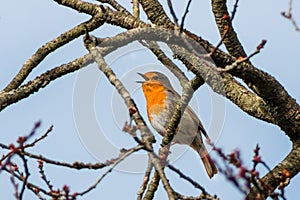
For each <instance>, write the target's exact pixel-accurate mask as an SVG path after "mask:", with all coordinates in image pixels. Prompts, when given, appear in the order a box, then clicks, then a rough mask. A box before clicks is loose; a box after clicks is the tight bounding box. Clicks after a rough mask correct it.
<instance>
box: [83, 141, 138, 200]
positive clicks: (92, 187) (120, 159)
mask: <svg viewBox="0 0 300 200" xmlns="http://www.w3.org/2000/svg"><path fill="white" fill-rule="evenodd" d="M143 148H144V147H143V146H142V145H138V146H136V147H133V148H131V149H128V150H126V151H123V152H122V153H121V155H120V156H119V158H118V159H117V160H116V161H115V162H114V164H113V165H112V166H111V167H110V168H109V169H108V170H107V171H106V172H105V173H104V174H102V175H101V177H100V178H99V179H98V180H97V181H96V182H95V183H94V184H93V185H91V186H90V187H89V188H87V189H86V190H84V191H82V192H78V193H77V195H79V196H83V195H85V194H86V193H88V192H90V191H91V190H93V189H95V188H96V187H97V185H98V184H99V183H100V182H101V181H102V180H103V179H104V177H105V176H106V175H108V174H109V173H110V172H112V170H113V169H114V168H115V167H116V166H117V165H118V164H119V163H120V162H122V161H123V160H124V159H125V158H127V157H128V156H130V155H131V154H133V153H134V152H137V151H139V150H141V149H143Z"/></svg>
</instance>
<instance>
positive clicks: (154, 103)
mask: <svg viewBox="0 0 300 200" xmlns="http://www.w3.org/2000/svg"><path fill="white" fill-rule="evenodd" d="M142 89H143V92H144V95H145V98H146V102H147V115H148V118H149V121H150V122H151V120H152V117H151V115H153V114H160V112H162V110H163V109H164V108H165V105H164V103H165V99H166V97H167V94H166V92H165V89H164V87H163V86H162V85H161V84H159V83H147V82H145V83H143V85H142Z"/></svg>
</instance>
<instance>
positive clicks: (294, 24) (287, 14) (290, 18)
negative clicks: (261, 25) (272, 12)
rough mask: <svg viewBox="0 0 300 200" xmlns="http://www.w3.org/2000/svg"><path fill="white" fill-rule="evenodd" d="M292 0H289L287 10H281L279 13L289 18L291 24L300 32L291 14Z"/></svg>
mask: <svg viewBox="0 0 300 200" xmlns="http://www.w3.org/2000/svg"><path fill="white" fill-rule="evenodd" d="M292 2H293V1H292V0H289V4H288V9H287V11H283V12H281V15H282V16H283V17H285V18H286V19H288V20H290V21H291V23H292V24H293V26H294V27H295V30H296V31H298V32H300V27H299V26H298V24H297V22H296V20H295V19H294V17H293V16H292Z"/></svg>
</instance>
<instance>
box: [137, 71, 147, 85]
mask: <svg viewBox="0 0 300 200" xmlns="http://www.w3.org/2000/svg"><path fill="white" fill-rule="evenodd" d="M137 74H138V75H140V76H141V77H142V78H143V79H144V81H136V82H137V83H144V82H145V81H147V77H145V75H144V74H142V73H137Z"/></svg>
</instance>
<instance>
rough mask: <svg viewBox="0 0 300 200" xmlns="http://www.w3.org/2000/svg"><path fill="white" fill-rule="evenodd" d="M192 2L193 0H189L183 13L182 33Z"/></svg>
mask: <svg viewBox="0 0 300 200" xmlns="http://www.w3.org/2000/svg"><path fill="white" fill-rule="evenodd" d="M191 3H192V0H189V1H188V3H187V5H186V8H185V11H184V14H183V16H182V19H181V24H180V33H182V31H183V28H184V20H185V18H186V16H187V14H188V12H189V7H190V5H191Z"/></svg>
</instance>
